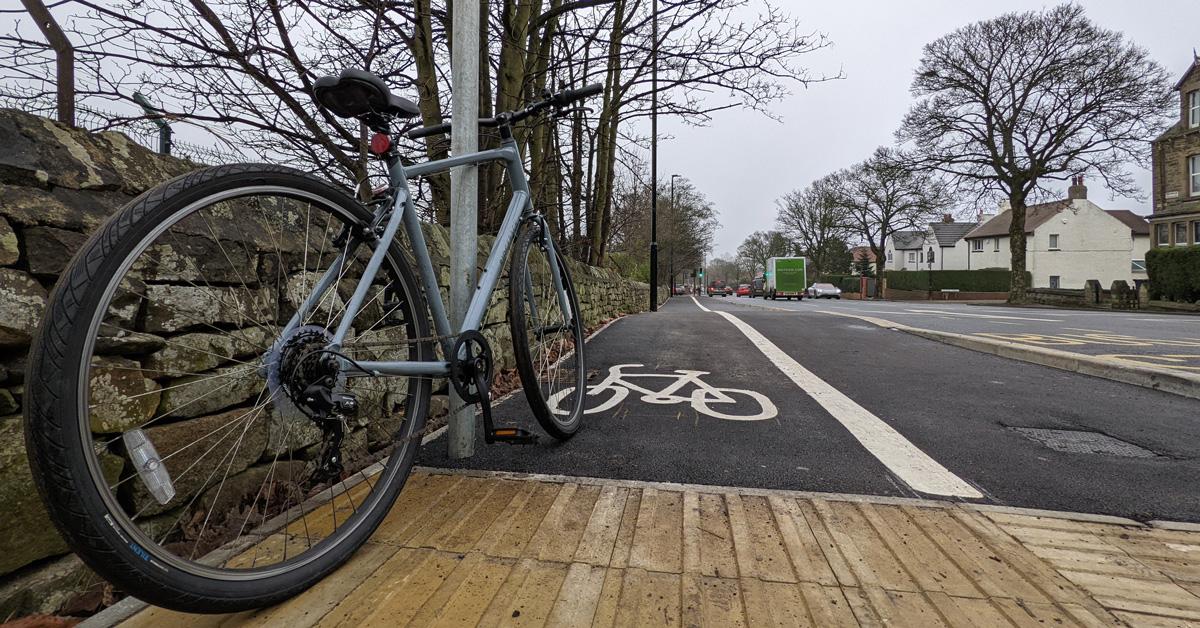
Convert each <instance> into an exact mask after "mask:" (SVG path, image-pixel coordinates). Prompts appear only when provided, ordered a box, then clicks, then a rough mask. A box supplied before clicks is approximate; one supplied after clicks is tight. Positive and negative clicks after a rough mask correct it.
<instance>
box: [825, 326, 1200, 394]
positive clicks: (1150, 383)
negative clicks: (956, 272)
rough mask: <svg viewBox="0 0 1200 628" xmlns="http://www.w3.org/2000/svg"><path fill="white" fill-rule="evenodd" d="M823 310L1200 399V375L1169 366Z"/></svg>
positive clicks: (997, 353)
mask: <svg viewBox="0 0 1200 628" xmlns="http://www.w3.org/2000/svg"><path fill="white" fill-rule="evenodd" d="M819 311H820V312H821V313H822V314H831V315H833V316H844V317H847V318H857V319H859V320H862V321H866V322H869V323H871V324H873V325H877V326H879V327H883V328H885V329H894V330H896V331H902V332H905V333H908V334H912V335H914V336H918V337H921V338H926V339H929V340H936V341H938V342H941V343H944V344H948V345H953V346H956V347H960V348H963V349H970V350H972V351H979V352H981V353H990V354H992V355H995V356H999V357H1002V358H1009V359H1012V360H1020V361H1022V362H1030V363H1033V364H1039V365H1041V366H1048V367H1050V368H1056V369H1060V370H1064V371H1070V372H1072V373H1080V374H1082V375H1091V376H1092V377H1100V378H1103V379H1108V380H1112V381H1116V382H1121V383H1124V384H1132V385H1134V386H1141V387H1142V388H1149V389H1152V390H1159V391H1162V392H1166V393H1171V394H1175V395H1180V396H1183V397H1189V398H1192V399H1200V376H1197V375H1190V374H1185V373H1179V372H1176V371H1172V370H1169V369H1162V368H1155V367H1152V366H1141V365H1135V364H1130V363H1127V362H1121V361H1117V360H1110V359H1106V358H1101V357H1097V356H1092V355H1086V354H1082V353H1072V352H1070V351H1062V350H1060V349H1050V348H1047V347H1033V346H1030V345H1025V344H1021V343H1017V342H1009V341H1007V340H996V339H992V338H979V337H976V336H970V335H967V334H958V333H954V332H948V331H936V330H932V329H921V328H919V327H910V326H908V325H904V324H901V323H895V322H892V321H889V320H885V319H882V318H875V317H873V316H860V315H857V314H849V313H846V312H832V311H829V310H819Z"/></svg>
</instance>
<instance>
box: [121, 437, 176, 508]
mask: <svg viewBox="0 0 1200 628" xmlns="http://www.w3.org/2000/svg"><path fill="white" fill-rule="evenodd" d="M121 440H123V441H125V451H127V452H128V453H129V459H130V460H131V461H133V467H134V468H135V469H137V472H138V477H139V478H141V479H142V484H145V485H146V490H148V491H150V494H151V495H153V496H154V499H156V500H157V501H158V503H159V504H164V505H165V504H166V503H167V502H169V501H171V498H172V497H175V487H174V486H172V485H171V474H170V473H168V472H167V465H165V464H163V462H162V460H161V459H159V457H158V451H157V450H155V449H154V443H152V442H150V439H149V438H146V434H145V433H144V432H142V430H140V429H133V430H129V431H128V432H125V433H124V434H122V435H121Z"/></svg>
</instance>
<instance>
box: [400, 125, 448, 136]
mask: <svg viewBox="0 0 1200 628" xmlns="http://www.w3.org/2000/svg"><path fill="white" fill-rule="evenodd" d="M449 132H450V123H449V122H443V123H442V124H435V125H433V126H425V127H421V128H419V129H413V130H411V131H409V132H408V139H410V140H419V139H421V138H422V137H429V136H430V135H441V134H442V133H449Z"/></svg>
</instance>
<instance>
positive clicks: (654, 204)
mask: <svg viewBox="0 0 1200 628" xmlns="http://www.w3.org/2000/svg"><path fill="white" fill-rule="evenodd" d="M652 6H653V9H652V17H651V20H650V23H651V31H652V32H651V36H650V39H651V44H650V77H651V78H650V85H651V87H650V311H651V312H657V311H658V0H654V2H653V5H652Z"/></svg>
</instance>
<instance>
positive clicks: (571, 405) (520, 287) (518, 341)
mask: <svg viewBox="0 0 1200 628" xmlns="http://www.w3.org/2000/svg"><path fill="white" fill-rule="evenodd" d="M551 246H553V243H552V242H548V241H547V240H546V238H545V237H544V233H543V230H542V226H541V224H539V223H537V222H533V221H531V222H529V223H528V224H527V225H526V227H525V229H524V230H523V231H522V232H521V235H520V236H518V238H517V242H516V246H515V247H514V251H513V254H512V262H511V266H510V268H509V272H508V286H509V291H508V292H509V295H508V307H509V314H508V320H509V325H511V327H512V337H513V349H514V353H515V355H516V362H517V372H518V373H519V374H520V376H521V387H522V388H524V389H525V398H526V399H527V400H528V401H529V407H530V409H531V410H532V411H533V416H534V417H535V418H536V419H537V420H538V423H540V424H541V426H542V428H543V429H545V430H546V432H547V433H548V434H550V435H551V436H553V437H554V438H557V439H559V440H567V439H568V438H570V437H571V436H574V435H575V433H576V432H578V431H579V428H580V426H581V425H583V397H584V394H585V393H586V388H585V383H586V382H585V380H586V373H585V370H584V369H585V366H584V359H583V316H582V314H581V313H580V311H579V299H578V298H577V297H576V295H575V286H574V285H573V284H572V283H571V274H570V272H569V271H568V270H567V264H566V262H565V261H564V260H563V257H562V255H561V254H559V255H556V256H555V257H556V258H557V260H558V269H559V275H560V277H561V279H562V289H563V293H564V295H565V298H566V303H567V310H569V311H564V309H563V307H562V301H563V299H561V298H560V294H559V291H558V289H557V288H556V286H555V283H554V274H553V273H551V272H550V255H549V251H550V247H551ZM551 400H553V403H550V401H551Z"/></svg>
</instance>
